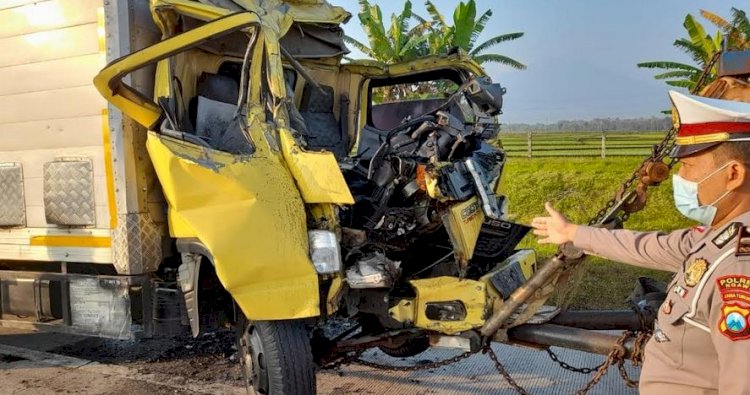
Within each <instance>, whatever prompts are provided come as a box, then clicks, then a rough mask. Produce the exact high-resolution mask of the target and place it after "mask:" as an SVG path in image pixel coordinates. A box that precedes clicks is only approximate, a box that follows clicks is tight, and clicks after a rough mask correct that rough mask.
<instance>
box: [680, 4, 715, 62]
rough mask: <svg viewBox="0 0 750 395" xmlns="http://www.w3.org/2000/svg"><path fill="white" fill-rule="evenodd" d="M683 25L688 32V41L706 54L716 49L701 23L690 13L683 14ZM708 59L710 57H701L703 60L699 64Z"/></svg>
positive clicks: (709, 54) (711, 53)
mask: <svg viewBox="0 0 750 395" xmlns="http://www.w3.org/2000/svg"><path fill="white" fill-rule="evenodd" d="M683 26H684V27H685V29H687V31H688V34H689V35H690V41H692V42H693V43H695V44H696V45H698V46H700V47H702V48H703V51H704V53H705V54H707V55H708V56H712V55H713V54H714V52H716V51H717V50H718V48H716V47H715V46H714V42H713V40H712V39H711V36H709V35H707V34H706V30H705V29H704V28H703V25H701V24H700V23H699V22H698V21H696V20H695V18H694V17H693V16H692V15H690V14H687V15H686V16H685V21H684V23H683ZM709 59H710V58H708V57H707V58H705V59H703V61H702V62H701V66H703V65H705V64H706V63H708V61H709Z"/></svg>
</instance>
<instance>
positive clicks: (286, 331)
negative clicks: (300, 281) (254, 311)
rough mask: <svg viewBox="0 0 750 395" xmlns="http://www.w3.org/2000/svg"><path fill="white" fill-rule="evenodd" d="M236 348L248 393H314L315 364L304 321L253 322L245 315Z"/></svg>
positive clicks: (270, 394) (305, 394)
mask: <svg viewBox="0 0 750 395" xmlns="http://www.w3.org/2000/svg"><path fill="white" fill-rule="evenodd" d="M237 348H238V350H239V354H240V368H241V370H242V375H243V377H244V379H245V385H246V386H247V392H248V394H251V395H255V394H263V395H298V394H299V395H314V394H315V366H314V364H313V357H312V351H311V349H310V337H309V334H308V330H307V328H306V327H305V325H304V323H303V322H301V321H298V320H285V321H250V320H247V319H245V318H244V317H243V318H242V319H241V320H240V322H239V325H238V336H237Z"/></svg>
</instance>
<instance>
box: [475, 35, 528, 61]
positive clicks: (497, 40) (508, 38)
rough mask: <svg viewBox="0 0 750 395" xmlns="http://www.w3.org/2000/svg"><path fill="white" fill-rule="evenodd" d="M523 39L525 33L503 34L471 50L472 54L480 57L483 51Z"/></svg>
mask: <svg viewBox="0 0 750 395" xmlns="http://www.w3.org/2000/svg"><path fill="white" fill-rule="evenodd" d="M521 37H523V32H515V33H507V34H501V35H499V36H495V37H492V38H491V39H489V40H487V41H485V42H483V43H481V44H479V45H477V46H476V47H475V48H474V49H472V50H471V52H470V54H471V55H472V56H474V55H478V54H480V53H482V51H484V50H486V49H489V48H491V47H493V46H495V45H497V44H500V43H502V42H506V41H513V40H516V39H519V38H521Z"/></svg>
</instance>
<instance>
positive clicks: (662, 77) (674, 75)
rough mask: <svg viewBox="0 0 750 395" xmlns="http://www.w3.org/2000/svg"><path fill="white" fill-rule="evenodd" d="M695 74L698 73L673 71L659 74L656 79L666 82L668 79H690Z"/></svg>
mask: <svg viewBox="0 0 750 395" xmlns="http://www.w3.org/2000/svg"><path fill="white" fill-rule="evenodd" d="M695 73H697V71H687V70H672V71H667V72H666V73H661V74H657V75H655V76H654V78H655V79H657V80H665V79H667V78H690V77H692V76H693V75H694V74H695Z"/></svg>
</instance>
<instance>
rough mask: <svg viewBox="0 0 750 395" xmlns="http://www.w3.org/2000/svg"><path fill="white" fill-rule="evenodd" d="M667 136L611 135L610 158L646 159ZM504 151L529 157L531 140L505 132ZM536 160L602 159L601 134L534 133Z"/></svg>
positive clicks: (608, 146)
mask: <svg viewBox="0 0 750 395" xmlns="http://www.w3.org/2000/svg"><path fill="white" fill-rule="evenodd" d="M663 136H664V132H607V133H606V144H605V145H606V150H605V153H606V155H607V156H608V157H610V156H611V157H618V156H645V155H648V153H649V152H650V151H651V147H652V146H653V145H654V144H657V143H659V141H661V139H662V137H663ZM501 139H502V143H503V148H504V149H505V152H507V154H508V156H509V157H523V158H525V157H527V155H528V136H527V134H526V133H514V132H504V133H502V134H501ZM531 142H532V156H533V157H536V158H543V157H569V156H570V157H580V156H592V157H599V156H601V146H602V133H601V132H538V133H533V134H532V138H531Z"/></svg>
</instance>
